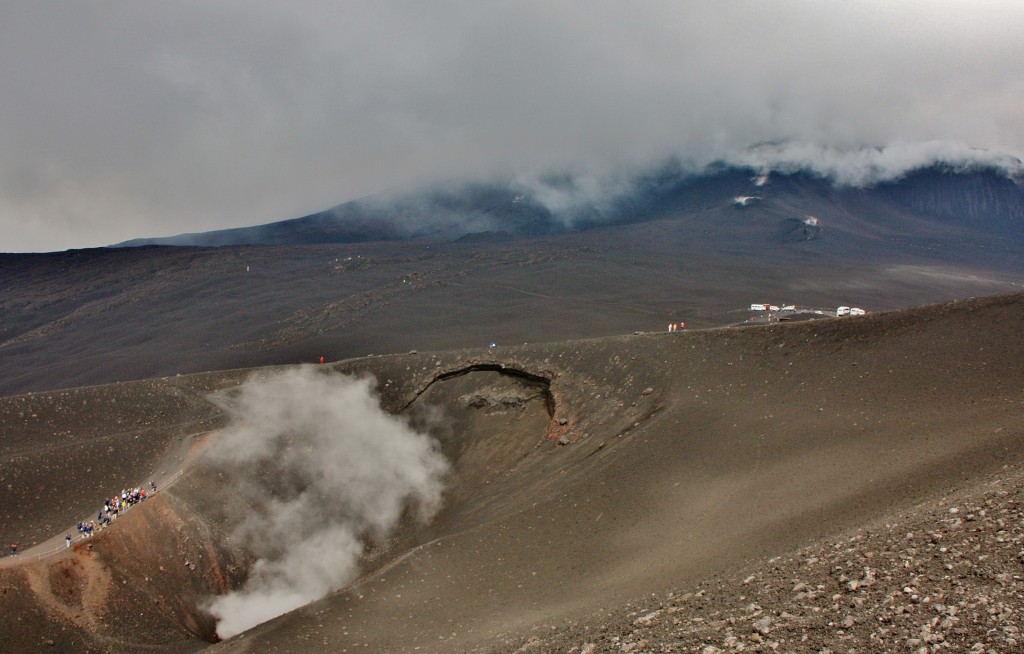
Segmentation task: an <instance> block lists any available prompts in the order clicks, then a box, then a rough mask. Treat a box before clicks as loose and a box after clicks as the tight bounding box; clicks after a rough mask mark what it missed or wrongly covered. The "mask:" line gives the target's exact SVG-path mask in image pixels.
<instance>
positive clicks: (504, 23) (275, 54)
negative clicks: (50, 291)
mask: <svg viewBox="0 0 1024 654" xmlns="http://www.w3.org/2000/svg"><path fill="white" fill-rule="evenodd" d="M0 2H4V0H0ZM0 55H3V56H0V79H3V80H4V82H5V90H6V94H5V102H4V103H3V105H2V106H0V144H2V146H3V147H0V234H3V235H4V240H3V242H0V250H4V251H11V250H45V249H50V250H52V249H62V248H64V247H83V246H88V245H102V244H108V243H114V242H119V241H123V240H127V239H129V238H132V237H138V236H159V235H163V234H177V233H182V232H194V231H207V230H210V229H216V228H226V227H235V226H246V225H254V224H262V223H268V222H273V221H276V220H281V219H284V218H288V217H296V216H301V215H305V214H309V213H313V212H316V211H320V210H322V209H324V208H326V207H330V206H334V205H336V204H338V203H340V202H343V201H346V200H352V199H355V198H358V197H364V196H367V195H371V194H373V193H376V192H379V191H382V190H385V189H390V188H395V187H405V186H409V185H416V186H422V185H424V184H426V183H430V182H434V181H437V180H438V179H442V180H451V179H457V180H458V179H465V178H467V177H481V176H483V177H485V178H493V177H497V178H500V179H515V178H517V177H519V176H521V175H522V176H526V177H530V176H537V175H542V174H543V173H545V172H546V171H566V170H568V171H573V172H574V173H575V172H579V173H586V174H591V175H594V176H596V177H598V178H602V177H606V176H607V175H606V173H607V171H608V170H609V169H612V170H615V169H625V170H631V169H636V168H639V169H643V168H645V167H649V166H651V165H657V163H658V162H660V161H664V160H665V158H666V157H677V158H678V159H679V160H680V161H682V162H683V163H684V164H685V165H687V166H688V167H692V168H693V169H699V168H700V166H702V165H704V164H706V163H708V162H713V161H721V160H730V159H732V158H734V157H741V155H740V154H739V153H742V152H743V151H744V150H745V149H746V148H749V147H750V146H751V145H754V144H758V143H766V142H772V143H795V144H809V145H807V146H800V147H798V148H795V149H794V148H786V149H785V152H783V153H778V152H777V153H775V154H774V155H772V157H773V158H774V160H775V163H780V162H782V161H781V160H780V159H779V157H781V156H782V154H786V155H787V157H795V161H799V162H802V163H805V164H807V165H808V166H811V167H821V168H820V169H821V170H822V171H824V172H826V173H829V174H834V175H835V176H836V178H837V179H840V180H849V181H851V182H854V181H856V180H858V179H862V178H865V176H867V177H870V176H871V174H873V173H870V171H867V172H865V170H864V169H863V167H862V166H861V167H859V168H858V167H857V166H854V167H853V168H850V167H848V166H849V165H850V164H849V163H848V162H847V163H842V164H840V163H836V162H835V161H834V159H835V157H834V155H835V153H841V152H852V153H856V152H860V151H863V150H865V149H868V150H870V149H872V148H882V149H885V150H888V149H889V148H891V147H893V146H898V147H901V146H900V144H907V145H908V146H909V147H910V148H911V149H914V148H918V147H919V146H918V145H916V144H929V143H931V144H935V143H952V144H968V145H969V146H971V147H975V148H981V149H985V150H990V151H995V152H1006V153H1009V154H1010V155H1013V156H1021V155H1024V114H1022V112H1020V110H1019V107H1020V103H1021V98H1022V95H1024V88H1022V87H1021V81H1020V76H1019V74H1018V72H1017V71H1018V69H1019V62H1020V61H1022V60H1024V4H1022V3H1020V2H1017V1H1016V0H980V1H979V2H972V3H964V2H954V1H952V0H930V1H923V0H908V1H906V2H899V3H878V2H868V1H867V0H852V1H851V2H844V3H814V2H805V1H800V0H765V1H760V2H755V1H751V0H739V1H736V2H727V3H721V2H720V3H679V2H667V1H665V0H638V2H634V3H629V4H623V3H616V2H610V1H608V0H596V1H594V2H578V1H573V0H553V1H546V2H540V1H539V0H525V1H524V2H518V3H503V4H497V5H495V4H494V3H464V2H453V1H447V0H442V1H440V2H435V3H430V4H429V5H424V4H423V3H416V2H410V1H408V0H398V1H397V2H392V3H388V4H387V5H383V4H382V3H373V2H365V1H360V0H357V1H355V2H346V3H332V2H327V1H326V0H304V1H303V2H302V3H301V9H300V10H295V8H294V7H292V6H291V5H289V6H288V7H284V6H282V5H280V4H279V3H270V2H265V1H264V0H251V1H248V2H240V1H238V0H233V1H229V2H223V3H216V4H210V3H206V2H199V1H198V0H182V1H181V2H176V3H167V4H161V5H154V6H150V5H146V6H141V5H138V6H137V5H132V4H127V5H117V6H113V5H107V4H102V3H100V4H97V3H84V4H80V5H75V6H71V7H68V6H64V5H58V4H54V3H45V2H41V3H37V2H33V3H25V2H11V1H7V2H4V21H3V22H2V23H0ZM929 147H931V146H926V147H924V149H925V150H928V149H929ZM940 149H941V148H940ZM919 152H920V151H919ZM763 154H764V153H763V152H762V155H763ZM741 158H742V157H741ZM787 161H789V162H792V161H793V159H788V160H787ZM898 165H902V164H900V162H898V161H896V160H892V159H890V160H887V161H885V162H883V163H882V166H883V168H885V167H892V168H893V169H895V168H896V167H898ZM869 168H870V166H869ZM550 201H551V202H552V203H559V202H564V201H565V198H564V197H561V196H560V194H558V193H555V194H554V195H553V197H551V198H550Z"/></svg>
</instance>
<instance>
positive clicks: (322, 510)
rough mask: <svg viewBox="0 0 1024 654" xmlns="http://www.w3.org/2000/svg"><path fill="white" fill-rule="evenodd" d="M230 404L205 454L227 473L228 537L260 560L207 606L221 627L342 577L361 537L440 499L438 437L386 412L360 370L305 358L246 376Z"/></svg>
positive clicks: (420, 514) (283, 606)
mask: <svg viewBox="0 0 1024 654" xmlns="http://www.w3.org/2000/svg"><path fill="white" fill-rule="evenodd" d="M233 413H234V415H233V420H232V424H231V425H230V426H229V427H228V428H227V429H226V430H225V431H224V432H223V433H222V435H221V437H220V438H219V439H218V440H217V442H216V443H215V444H214V445H213V446H211V448H210V450H209V454H208V456H209V461H210V462H211V463H212V464H213V465H216V466H218V467H219V468H220V469H222V470H223V471H224V472H225V476H226V477H227V478H228V479H229V482H228V487H227V488H225V489H224V492H225V493H226V494H227V495H226V497H228V498H229V501H228V504H229V509H228V511H227V512H228V514H229V515H231V516H233V519H234V520H235V524H234V525H233V527H234V529H233V537H234V538H238V539H240V540H241V542H242V544H243V545H244V546H246V547H248V548H249V549H250V550H251V551H252V552H253V553H254V554H255V555H256V556H257V557H258V559H259V560H258V561H257V563H256V564H255V566H254V567H253V570H252V573H251V575H250V577H249V579H248V580H247V581H246V583H245V584H244V585H243V587H242V588H240V589H239V590H236V591H232V592H231V593H228V594H227V595H223V596H220V597H215V598H212V599H210V601H209V602H208V604H207V606H206V608H207V609H208V610H209V611H210V612H211V613H212V614H213V615H214V616H215V617H216V618H217V635H218V636H220V637H221V638H229V637H231V636H233V635H235V634H238V633H240V632H242V631H245V630H246V629H249V628H251V627H253V626H255V625H257V624H260V623H261V622H265V621H267V620H269V619H271V618H273V617H275V616H278V615H281V614H282V613H286V612H288V611H291V610H293V609H295V608H298V607H300V606H302V605H304V604H307V603H309V602H311V601H313V600H316V599H319V598H321V597H323V596H325V595H326V594H327V593H329V592H331V591H333V590H337V589H338V588H341V587H342V586H343V585H344V584H346V583H348V582H350V581H351V580H352V579H353V578H354V577H355V575H356V574H357V572H358V560H359V557H360V556H361V555H362V553H363V548H364V541H365V540H366V539H380V538H383V537H384V536H385V535H386V534H387V533H388V532H389V531H391V530H392V529H393V528H394V527H395V525H396V524H397V523H398V521H399V520H400V519H401V517H402V516H403V514H405V513H406V512H407V511H409V510H411V511H412V512H413V514H414V515H415V517H417V518H418V519H420V520H426V519H429V518H430V517H431V516H432V515H433V514H434V512H436V510H437V509H438V508H439V506H440V504H441V491H442V478H443V476H444V474H445V472H446V471H447V469H448V465H447V463H446V461H445V459H444V457H443V456H442V454H441V453H440V450H439V448H438V447H437V443H436V442H435V441H434V440H433V439H432V438H430V437H429V436H427V435H426V434H422V433H418V432H417V431H415V430H414V429H413V428H412V427H410V426H409V425H408V424H407V422H405V421H404V420H402V419H401V418H399V417H396V416H393V415H390V414H387V413H385V412H384V411H383V410H382V409H381V408H380V406H379V403H378V401H377V398H376V396H375V395H374V392H373V382H372V380H371V379H369V378H358V379H357V378H353V377H348V376H344V375H341V374H337V373H333V372H324V371H322V370H321V369H318V368H315V367H312V366H307V367H302V368H297V369H294V370H290V371H287V372H284V373H282V374H279V375H276V376H274V377H271V378H268V379H261V380H250V381H249V382H247V383H246V384H244V385H243V386H242V387H241V390H240V394H239V396H238V398H237V403H236V406H235V408H234V409H233ZM235 507H239V508H244V512H243V511H236V510H234V508H235Z"/></svg>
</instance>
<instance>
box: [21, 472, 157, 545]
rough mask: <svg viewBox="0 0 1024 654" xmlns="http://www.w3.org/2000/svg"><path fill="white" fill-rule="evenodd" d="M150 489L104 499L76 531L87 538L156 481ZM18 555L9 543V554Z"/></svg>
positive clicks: (139, 498) (129, 490) (146, 493)
mask: <svg viewBox="0 0 1024 654" xmlns="http://www.w3.org/2000/svg"><path fill="white" fill-rule="evenodd" d="M149 487H150V490H147V489H145V488H142V487H139V488H126V489H124V490H122V491H121V494H120V495H116V496H114V497H111V498H110V499H107V500H104V502H103V507H102V508H101V509H99V510H98V511H97V512H96V519H95V520H83V521H82V522H79V523H78V533H80V534H81V535H82V538H88V537H90V536H92V535H93V533H94V532H95V531H96V530H97V529H102V528H104V527H106V526H107V525H109V524H110V522H111V521H112V520H115V519H117V516H118V514H119V513H123V512H124V511H125V510H127V509H128V507H130V506H132V505H133V504H138V503H139V502H142V501H144V500H145V499H146V498H147V497H149V495H150V494H152V493H155V492H156V482H155V481H151V482H149ZM64 544H65V546H66V547H71V534H68V535H66V536H65V537H64ZM17 555H18V544H17V543H12V544H11V556H17Z"/></svg>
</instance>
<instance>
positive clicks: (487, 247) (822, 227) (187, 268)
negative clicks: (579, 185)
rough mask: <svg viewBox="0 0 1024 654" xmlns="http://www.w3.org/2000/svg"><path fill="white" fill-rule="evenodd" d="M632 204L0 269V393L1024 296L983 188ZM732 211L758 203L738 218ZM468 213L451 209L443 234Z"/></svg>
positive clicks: (685, 184) (1022, 276) (695, 189)
mask: <svg viewBox="0 0 1024 654" xmlns="http://www.w3.org/2000/svg"><path fill="white" fill-rule="evenodd" d="M698 182H699V183H698ZM642 186H643V188H644V190H643V192H638V194H637V195H636V197H635V198H634V201H632V203H630V202H625V201H624V202H623V204H622V205H621V206H619V208H618V209H617V210H616V211H618V212H619V213H617V214H615V215H616V216H618V218H614V216H612V217H605V218H604V219H613V222H615V221H616V220H618V221H619V224H614V225H603V226H602V225H599V224H598V223H599V222H600V221H597V220H594V218H593V216H592V215H591V216H589V218H588V217H587V216H583V217H581V218H580V220H581V221H582V222H581V223H580V224H581V225H582V224H584V223H586V221H587V220H590V221H591V222H590V223H589V224H590V227H591V228H590V229H582V230H580V231H575V232H571V233H549V234H546V235H537V236H533V237H525V236H523V235H524V234H535V233H538V232H537V230H532V228H531V229H525V228H524V229H523V230H520V231H519V232H518V234H519V236H515V235H513V237H512V238H511V240H508V239H506V238H502V237H501V236H500V235H499V234H492V235H491V237H488V236H487V235H484V236H479V235H478V236H475V237H471V238H464V239H460V240H457V241H454V242H449V241H445V240H443V238H441V236H438V239H441V240H437V239H435V240H430V239H420V240H411V241H375V242H366V243H355V244H315V245H294V246H283V245H282V246H234V247H222V248H168V247H144V248H128V249H101V250H80V251H69V252H64V253H54V254H40V255H0V316H2V318H3V320H2V321H0V353H2V356H0V394H12V393H21V392H27V391H38V390H48V389H55V388H67V387H75V386H81V385H87V384H98V383H108V382H113V381H124V380H127V379H141V378H148V377H157V376H164V375H174V374H177V373H193V372H200V371H203V370H212V369H224V368H235V367H249V366H257V365H267V364H277V363H288V362H295V361H315V360H317V359H319V357H320V356H325V357H327V359H329V360H337V359H342V358H347V357H354V356H364V355H366V354H368V353H381V352H406V351H409V350H410V349H419V350H427V349H450V348H457V347H465V346H466V345H467V344H484V343H489V342H497V343H498V344H500V345H506V344H509V343H522V342H531V343H532V342H540V341H557V340H564V339H568V338H583V337H601V336H610V335H614V334H622V333H631V332H633V331H637V330H640V331H654V330H663V329H665V325H667V324H668V323H670V322H678V321H684V322H686V323H687V324H688V325H690V326H691V327H707V326H717V325H722V324H729V323H733V322H738V321H742V320H743V319H744V318H746V317H747V316H746V314H744V313H743V308H744V307H748V306H749V305H750V304H751V303H752V302H763V301H771V302H775V303H777V304H780V305H782V304H794V303H795V304H799V305H812V306H822V307H835V306H838V305H840V304H847V305H855V306H862V307H865V308H867V309H868V310H886V309H895V308H899V307H906V306H915V305H919V304H924V303H930V302H939V301H944V300H951V299H955V298H960V297H970V296H980V295H986V294H992V293H998V292H1005V291H1010V290H1014V289H1019V288H1020V284H1021V283H1022V281H1024V217H1022V216H1024V201H1022V200H1021V190H1020V188H1019V187H1017V186H1016V185H1014V183H1013V182H1012V181H1010V180H1008V179H1006V178H1005V177H1000V176H998V175H996V174H995V173H985V172H974V173H971V174H953V173H949V172H942V171H937V170H929V171H922V172H919V173H917V174H916V175H915V176H912V177H911V178H908V179H907V180H904V181H902V182H898V183H897V182H894V183H891V184H887V185H880V186H877V187H875V188H873V189H864V190H858V189H836V188H834V187H832V186H831V185H830V184H828V183H827V182H825V181H823V180H820V179H815V178H811V177H808V176H805V175H774V176H772V177H771V181H769V183H768V184H767V185H765V186H763V187H755V186H754V185H753V182H752V181H751V179H750V176H749V174H748V172H744V171H736V170H726V171H723V172H721V174H719V175H717V176H714V177H708V178H701V179H700V180H698V181H694V180H692V179H689V178H686V179H682V180H680V179H677V178H676V177H673V176H672V175H665V176H661V177H657V176H652V177H651V178H650V179H647V180H645V181H644V184H643V185H642ZM481 193H482V192H481ZM483 195H484V196H487V194H486V193H484V194H483ZM737 196H757V197H759V198H760V199H759V200H756V201H752V202H750V203H749V204H748V205H747V206H745V207H742V208H740V207H739V206H738V205H737V204H736V203H735V202H734V198H735V197H737ZM487 197H490V196H487ZM459 198H461V200H460V202H462V204H459V203H458V202H456V200H457V199H459ZM501 198H502V199H501V202H503V203H507V204H508V206H507V207H505V208H506V209H508V210H509V211H513V210H515V211H520V210H521V209H519V207H520V206H521V204H522V203H518V204H513V201H514V200H515V196H511V197H505V195H502V196H501ZM474 202H476V203H479V202H483V200H481V199H480V198H478V197H477V196H474V195H472V194H469V195H468V196H457V197H456V198H454V199H451V202H448V205H452V204H453V203H454V206H455V209H453V208H452V207H451V206H449V209H450V211H449V213H448V214H445V215H451V214H452V212H455V213H457V214H459V215H462V213H460V212H463V209H464V207H463V205H466V206H477V205H476V204H473V203H474ZM435 204H436V202H435ZM442 204H443V203H442ZM429 206H433V205H431V204H430V203H428V207H429ZM446 206H447V205H446ZM502 206H505V205H504V204H503V205H502ZM460 207H462V208H460ZM456 209H458V210H457V211H456ZM410 211H412V209H410ZM439 211H440V210H439ZM446 211H448V209H446ZM428 213H429V212H428ZM810 216H813V217H815V218H816V219H817V220H818V224H817V225H808V224H807V221H808V218H809V217H810ZM429 219H430V216H429V215H428V216H426V218H425V220H428V222H429ZM460 220H461V219H460ZM496 221H497V222H496V223H495V225H497V224H500V225H502V226H504V227H508V225H506V224H505V219H504V218H501V219H500V220H499V219H496ZM513 222H514V221H513ZM458 224H460V225H462V223H458ZM516 224H518V223H516ZM492 226H493V225H492ZM477 227H480V228H481V229H483V227H484V226H480V225H478V226H477ZM504 227H502V228H504ZM465 229H469V228H468V227H466V226H465V225H463V226H462V227H458V229H455V231H452V232H451V233H448V235H449V236H451V237H455V236H457V235H459V234H463V233H464V230H465ZM474 229H475V228H474ZM510 229H512V227H510ZM314 231H315V230H314ZM513 231H514V230H513ZM543 231H545V230H540V232H543ZM549 231H550V230H549ZM508 233H509V234H511V232H508ZM435 236H436V235H435ZM442 236H443V235H442ZM366 237H367V238H371V237H372V238H384V237H385V235H382V234H369V233H367V235H366ZM317 238H319V237H317ZM300 240H301V239H300ZM312 240H316V239H315V238H314V239H312ZM523 316H529V320H523V319H522V317H523Z"/></svg>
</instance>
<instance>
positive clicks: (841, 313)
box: [836, 307, 850, 316]
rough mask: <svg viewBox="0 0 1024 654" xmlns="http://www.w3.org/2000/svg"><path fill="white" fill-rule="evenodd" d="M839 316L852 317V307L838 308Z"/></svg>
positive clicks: (837, 313)
mask: <svg viewBox="0 0 1024 654" xmlns="http://www.w3.org/2000/svg"><path fill="white" fill-rule="evenodd" d="M836 315H837V316H848V315H850V307H838V308H837V309H836Z"/></svg>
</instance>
